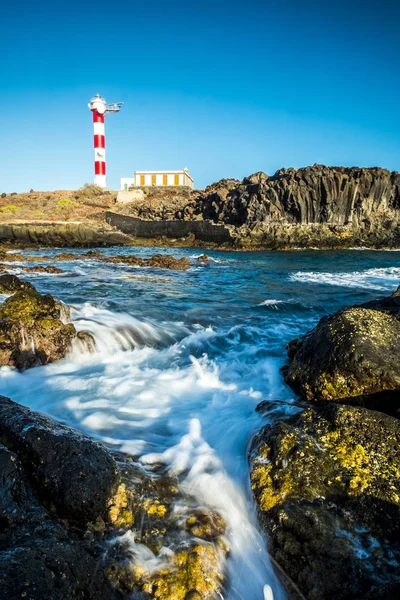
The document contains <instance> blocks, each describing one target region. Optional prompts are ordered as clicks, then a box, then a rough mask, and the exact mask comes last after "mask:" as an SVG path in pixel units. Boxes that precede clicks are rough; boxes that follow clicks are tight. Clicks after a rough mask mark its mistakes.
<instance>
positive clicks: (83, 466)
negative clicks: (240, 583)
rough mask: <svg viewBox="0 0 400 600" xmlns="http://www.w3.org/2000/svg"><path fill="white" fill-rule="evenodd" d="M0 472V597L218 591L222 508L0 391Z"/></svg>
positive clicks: (103, 597) (101, 599) (207, 595)
mask: <svg viewBox="0 0 400 600" xmlns="http://www.w3.org/2000/svg"><path fill="white" fill-rule="evenodd" d="M0 480H1V482H2V485H1V487H0V509H1V517H0V597H1V598H7V600H17V599H20V598H25V597H28V598H31V599H32V600H47V599H49V600H50V599H51V600H66V599H68V600H82V599H85V600H117V599H118V598H119V599H122V598H132V597H138V598H139V597H140V598H148V599H149V600H150V599H151V598H154V599H161V598H162V599H163V600H188V599H189V598H193V599H195V598H198V599H203V600H211V599H213V598H215V597H219V596H220V594H221V590H222V586H223V582H224V557H225V555H226V553H227V551H228V547H227V543H226V541H225V538H224V532H225V522H224V519H223V518H222V517H221V516H220V515H219V514H217V513H216V512H215V511H213V510H210V509H209V508H207V507H199V506H198V505H197V503H196V501H195V500H194V498H191V497H190V496H187V495H183V494H182V493H181V492H180V491H179V489H178V486H177V482H176V481H174V480H172V479H171V478H169V477H168V476H167V475H166V474H161V473H158V474H154V475H153V476H150V475H149V473H144V472H143V471H142V470H141V469H140V468H139V467H138V465H135V464H134V463H133V461H132V459H129V458H128V457H126V456H123V455H115V456H113V455H112V454H111V453H110V452H109V451H108V450H107V449H106V448H105V447H104V446H102V445H101V444H99V443H97V442H94V441H93V440H91V439H90V438H88V437H86V436H84V435H82V434H80V433H78V432H76V431H74V430H73V429H71V428H69V427H66V426H64V425H60V424H57V423H55V422H54V421H52V420H51V419H49V418H47V417H45V416H42V415H38V414H37V413H35V412H33V411H31V410H29V409H27V408H25V407H22V406H20V405H18V404H16V403H14V402H12V401H11V400H9V399H8V398H5V397H4V396H0ZM167 546H168V550H166V547H167ZM146 561H147V562H146Z"/></svg>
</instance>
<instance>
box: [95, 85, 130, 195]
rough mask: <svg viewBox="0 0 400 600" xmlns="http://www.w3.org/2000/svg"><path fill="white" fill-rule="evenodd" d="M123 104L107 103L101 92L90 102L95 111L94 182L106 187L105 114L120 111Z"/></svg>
mask: <svg viewBox="0 0 400 600" xmlns="http://www.w3.org/2000/svg"><path fill="white" fill-rule="evenodd" d="M122 105H123V102H115V103H114V104H107V103H106V101H105V99H104V98H102V97H101V96H100V94H97V95H96V96H95V97H94V98H92V99H91V101H90V102H89V104H88V106H89V108H90V110H91V111H92V113H93V130H94V183H95V185H98V186H100V187H102V188H105V187H106V138H105V131H104V116H105V115H107V114H112V113H117V112H119V111H120V110H121V107H122Z"/></svg>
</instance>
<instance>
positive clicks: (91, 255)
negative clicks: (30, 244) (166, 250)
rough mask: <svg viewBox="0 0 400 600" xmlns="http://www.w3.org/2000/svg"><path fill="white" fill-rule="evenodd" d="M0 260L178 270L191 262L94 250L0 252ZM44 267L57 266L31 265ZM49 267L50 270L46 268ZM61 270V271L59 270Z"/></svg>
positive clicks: (162, 256) (54, 270) (186, 266)
mask: <svg viewBox="0 0 400 600" xmlns="http://www.w3.org/2000/svg"><path fill="white" fill-rule="evenodd" d="M0 260H7V261H8V262H46V261H49V262H50V261H51V262H69V261H72V262H73V261H76V260H97V261H102V262H105V263H117V264H118V263H121V264H125V265H131V266H133V267H157V268H160V269H176V270H179V271H182V270H186V269H188V268H189V267H190V265H191V262H190V260H188V259H187V258H175V257H174V256H171V255H169V254H154V255H153V256H150V257H149V258H142V257H140V256H134V255H131V254H127V255H124V254H116V255H114V256H105V255H104V254H102V253H101V252H98V251H96V250H89V251H88V252H85V253H84V254H72V253H70V252H61V253H60V254H57V255H56V256H54V257H50V256H24V255H23V254H20V253H15V254H6V253H5V252H3V253H1V252H0ZM28 268H29V267H28ZM41 269H45V270H46V271H47V272H49V273H57V272H60V271H58V269H57V267H52V266H49V267H39V266H38V267H33V268H32V271H38V270H41ZM48 269H50V270H48ZM61 272H62V271H61Z"/></svg>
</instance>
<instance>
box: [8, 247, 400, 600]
mask: <svg viewBox="0 0 400 600" xmlns="http://www.w3.org/2000/svg"><path fill="white" fill-rule="evenodd" d="M58 252H60V251H58V250H41V251H35V252H29V254H40V255H43V254H46V255H48V256H54V255H55V254H57V253H58ZM72 252H75V251H72ZM81 252H82V251H76V253H77V254H79V253H81ZM102 252H104V254H106V255H111V254H116V253H118V254H130V253H132V254H137V255H141V256H150V255H151V254H154V253H156V252H160V253H168V254H174V255H175V256H187V257H188V258H190V259H192V260H193V266H192V267H191V268H190V269H189V270H187V271H167V270H163V269H152V268H134V267H129V266H127V265H123V264H120V265H119V264H118V265H115V264H112V265H110V264H105V263H101V262H96V261H93V260H91V261H79V260H78V261H74V262H61V263H55V264H57V266H59V267H61V268H63V269H65V271H66V273H65V274H62V275H42V274H40V275H35V274H23V275H22V276H23V277H25V278H27V279H29V280H30V281H31V282H32V283H33V284H34V285H35V286H36V287H37V289H38V290H39V291H41V292H49V293H51V294H53V295H54V296H57V297H58V298H60V299H61V300H63V301H64V302H65V303H67V304H69V305H72V306H73V307H74V308H73V310H72V319H73V322H74V324H75V326H76V327H77V329H82V330H89V331H91V332H92V333H93V334H94V336H95V338H96V342H97V350H96V352H95V353H94V354H88V353H87V352H86V351H84V349H83V348H81V347H79V346H78V345H76V346H75V347H74V348H73V350H72V352H71V354H70V356H69V357H68V358H67V359H65V360H63V361H60V362H58V363H56V364H52V365H48V366H45V367H40V368H35V369H31V370H28V371H26V372H25V373H17V372H16V371H14V370H12V369H9V368H6V367H3V368H2V369H0V392H1V393H2V394H5V395H8V396H9V397H11V398H12V399H13V400H15V401H17V402H20V403H22V404H25V405H27V406H29V407H31V408H33V409H35V410H38V411H42V412H44V413H46V414H48V415H50V416H52V417H53V418H55V419H58V420H60V421H63V422H66V423H68V424H70V425H72V426H73V427H76V428H78V429H80V430H82V431H84V432H86V433H88V434H89V435H91V436H93V437H96V438H98V439H100V440H102V441H104V442H105V443H106V444H108V445H111V446H113V447H116V448H118V449H120V450H122V451H124V452H127V453H130V454H132V455H134V456H136V457H140V461H141V462H142V463H143V464H144V465H147V466H148V465H151V464H152V463H155V462H160V461H162V462H164V463H165V464H167V465H168V466H169V468H170V470H171V472H173V473H174V474H176V475H178V477H179V479H180V485H181V486H182V488H183V489H184V490H185V491H188V492H190V493H191V494H194V495H195V496H196V497H197V498H198V500H199V503H205V504H208V505H212V506H214V507H216V508H217V509H218V510H220V511H221V512H222V513H223V514H224V516H225V517H226V519H227V522H228V526H229V538H230V544H231V547H232V553H231V556H230V558H229V559H228V572H229V581H230V586H229V589H228V590H227V593H226V598H229V599H235V600H236V599H245V600H248V599H253V598H254V599H255V600H257V599H258V598H259V599H260V600H262V598H263V587H264V585H266V584H267V585H270V586H271V588H272V590H273V593H274V598H275V599H277V598H283V597H284V593H283V591H282V590H281V588H280V586H279V584H278V582H277V580H276V577H275V575H274V573H273V571H272V569H271V564H270V560H269V557H268V554H267V552H266V550H265V548H266V541H265V538H264V536H263V534H262V533H261V532H260V529H259V526H258V524H257V518H256V514H255V507H254V503H253V501H252V498H251V493H250V489H249V473H248V466H247V451H248V446H249V443H250V441H251V437H252V435H253V434H254V432H255V431H257V430H258V429H259V428H260V426H261V425H262V424H264V423H265V422H266V417H262V416H261V415H260V414H259V413H257V412H255V407H256V406H257V404H258V403H259V402H261V401H262V400H268V401H270V402H271V407H272V408H273V410H272V411H271V413H270V415H269V417H268V418H270V419H272V418H274V415H278V414H281V413H282V411H283V410H285V411H287V412H289V411H294V410H296V408H295V407H291V403H292V402H293V401H295V397H294V395H293V393H292V391H291V390H290V389H288V388H287V387H286V386H285V385H284V384H283V381H282V377H281V374H280V371H279V369H280V367H281V366H282V365H283V364H284V363H285V361H286V353H285V347H286V344H287V343H288V342H289V341H290V340H291V339H293V338H294V337H296V336H298V335H299V334H302V333H304V332H306V331H307V330H309V329H310V328H312V327H313V326H314V325H316V323H317V322H318V320H319V318H320V317H321V316H323V315H326V314H329V313H331V312H333V311H335V310H338V309H339V308H341V307H343V306H346V305H350V304H354V303H362V302H365V301H368V300H371V299H374V298H377V297H379V296H384V295H388V294H390V293H391V292H393V291H394V290H395V289H396V287H397V286H398V285H399V284H400V252H395V251H394V252H381V251H367V250H361V251H359V250H350V251H346V252H322V251H292V252H252V253H246V252H241V253H228V252H216V251H210V252H208V255H209V257H210V261H209V262H208V263H200V262H198V261H197V260H196V258H197V256H198V255H199V252H198V251H196V250H190V249H181V248H180V249H175V250H171V249H160V248H131V249H107V250H103V251H102ZM43 264H52V263H51V261H49V262H47V263H43ZM12 266H13V269H14V272H17V273H18V265H16V264H15V263H13V265H12ZM277 400H279V401H283V402H285V403H287V404H282V403H281V402H279V403H278V404H276V405H274V402H275V401H277Z"/></svg>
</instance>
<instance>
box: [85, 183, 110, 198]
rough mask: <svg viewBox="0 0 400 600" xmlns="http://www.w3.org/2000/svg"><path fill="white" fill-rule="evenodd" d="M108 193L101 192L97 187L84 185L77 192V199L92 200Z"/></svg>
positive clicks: (88, 184)
mask: <svg viewBox="0 0 400 600" xmlns="http://www.w3.org/2000/svg"><path fill="white" fill-rule="evenodd" d="M105 193H108V192H105V191H104V190H103V188H101V187H100V186H99V185H94V184H91V183H85V185H83V186H82V187H81V188H79V190H78V197H79V198H93V196H102V195H103V194H105Z"/></svg>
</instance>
